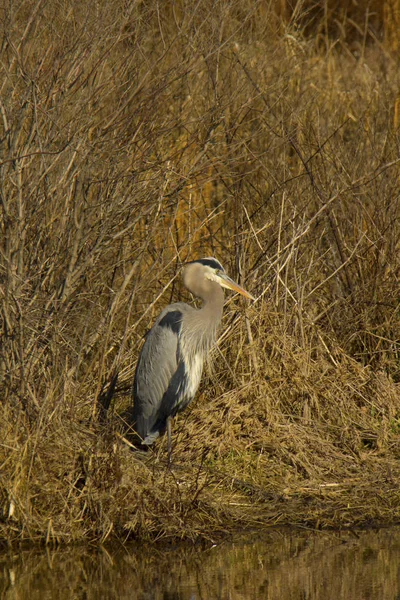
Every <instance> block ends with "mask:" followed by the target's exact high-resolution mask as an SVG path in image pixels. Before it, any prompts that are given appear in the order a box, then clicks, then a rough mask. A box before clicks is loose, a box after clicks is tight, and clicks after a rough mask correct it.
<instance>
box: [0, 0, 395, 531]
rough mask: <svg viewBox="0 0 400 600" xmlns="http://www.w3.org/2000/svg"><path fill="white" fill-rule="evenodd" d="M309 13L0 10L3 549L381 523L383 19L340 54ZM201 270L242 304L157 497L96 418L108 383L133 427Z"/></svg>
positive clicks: (388, 95)
mask: <svg viewBox="0 0 400 600" xmlns="http://www.w3.org/2000/svg"><path fill="white" fill-rule="evenodd" d="M298 5H299V8H300V3H298ZM303 8H304V11H305V12H304V11H303V12H302V11H299V13H298V14H297V13H295V14H294V15H292V16H291V17H290V15H289V16H288V15H286V17H285V18H286V20H283V19H282V15H279V14H278V13H277V12H273V11H272V9H270V8H266V6H265V4H264V3H257V2H256V3H253V2H252V3H248V5H247V4H246V3H245V4H243V2H236V1H234V0H231V1H229V2H225V3H223V2H219V3H211V2H209V0H202V1H201V2H199V3H197V4H196V5H195V6H192V4H191V3H187V4H185V3H183V2H177V3H175V4H174V5H173V6H172V7H171V8H165V7H163V6H161V5H160V4H159V3H157V2H152V1H149V2H142V3H133V4H132V5H127V4H126V3H124V2H114V3H113V4H112V6H111V5H110V4H109V3H106V2H97V3H96V10H94V11H93V10H92V7H91V6H89V5H88V6H85V5H84V4H82V3H81V4H79V6H76V5H75V3H69V2H65V3H63V4H62V6H61V5H59V4H58V3H55V2H48V3H44V2H41V1H40V0H38V1H37V2H36V3H34V2H32V1H31V0H26V1H25V2H22V3H21V5H20V6H19V9H18V11H16V10H14V5H12V6H11V8H10V11H11V12H9V11H8V9H7V10H6V9H4V11H3V13H2V24H3V37H2V47H1V53H2V61H1V80H0V84H1V85H0V112H1V122H0V129H1V131H0V137H1V140H2V145H1V153H0V168H1V172H0V182H1V188H0V198H1V238H0V269H1V271H0V294H1V295H0V310H1V351H2V352H1V360H0V377H1V393H2V404H1V409H0V410H1V420H2V423H3V426H2V437H1V445H0V500H1V502H0V508H1V516H0V530H1V534H0V536H1V538H2V539H3V540H8V541H11V540H38V541H43V540H46V541H60V542H62V541H66V542H70V541H77V540H103V541H104V540H105V539H111V538H113V537H118V538H119V539H125V538H126V537H136V538H139V539H159V538H164V539H165V538H169V537H173V538H175V537H182V538H190V539H195V538H197V537H198V536H203V537H212V536H215V535H217V533H218V532H224V531H228V530H231V529H232V528H237V527H246V526H249V527H250V526H254V525H257V526H260V524H266V525H268V524H271V523H305V522H307V523H311V524H313V526H323V527H328V526H329V527H336V526H348V525H355V524H360V525H361V524H367V523H368V524H371V523H373V524H378V523H388V522H394V521H397V520H398V519H399V506H400V502H399V492H398V488H399V486H398V479H399V441H400V410H399V402H398V397H399V390H398V385H399V383H398V382H399V380H400V368H399V351H400V348H399V339H400V324H399V303H398V290H399V272H400V271H399V269H400V259H399V256H400V254H399V246H400V227H399V200H400V197H399V174H400V162H399V158H398V156H399V137H398V125H399V119H398V106H399V92H398V90H399V73H398V69H397V65H396V63H395V61H394V59H393V57H392V56H391V54H390V50H391V49H392V46H393V47H394V42H393V43H392V42H391V43H390V44H388V45H386V46H385V45H382V43H381V42H380V40H381V39H382V40H384V39H385V37H384V33H385V31H386V30H387V28H388V17H387V14H388V13H387V12H386V13H385V14H386V17H385V19H386V21H385V19H384V18H383V17H382V19H383V20H382V22H380V25H381V26H382V27H384V28H386V29H385V30H384V31H383V30H380V29H379V27H378V25H379V24H376V23H375V24H373V23H372V22H371V23H370V22H369V21H368V20H364V21H363V28H361V32H362V36H360V31H358V29H357V28H355V29H354V30H353V36H351V35H350V33H351V31H350V30H349V29H348V24H349V23H348V21H346V27H347V29H346V27H344V25H343V27H344V28H342V29H343V31H345V32H347V33H346V35H345V36H342V37H340V36H339V37H334V36H333V33H330V32H329V28H327V27H326V22H325V26H322V25H320V26H319V27H317V28H316V29H315V28H314V29H313V27H312V24H313V22H312V21H310V20H308V21H307V18H309V14H310V13H308V12H307V11H306V7H303ZM271 11H272V12H271ZM354 18H355V17H354ZM332 19H333V20H335V19H336V20H335V22H336V23H337V22H340V20H339V21H338V19H337V15H336V13H335V15H332ZM321 23H322V22H321ZM343 23H344V21H343ZM382 23H383V25H382ZM355 31H358V33H357V34H356V33H355ZM309 32H314V33H313V34H312V35H311V34H310V33H309ZM391 35H392V36H393V31H392V33H391ZM321 41H323V44H321ZM354 44H355V45H356V46H355V47H354ZM210 254H214V255H216V256H217V257H218V258H219V259H220V260H221V262H222V263H223V264H224V266H225V267H226V269H227V271H228V272H229V273H230V274H231V275H232V276H234V277H236V278H238V279H239V280H240V281H241V282H242V283H243V284H245V285H246V287H247V288H248V289H249V290H250V291H251V292H252V293H253V294H254V295H256V296H257V298H258V299H257V302H256V303H254V304H253V305H252V306H248V305H246V304H245V303H243V302H242V301H240V300H237V299H232V298H229V299H228V301H227V306H226V311H225V317H224V328H223V330H222V334H221V337H220V340H219V343H218V348H217V349H216V350H215V352H214V361H213V362H212V365H210V367H209V368H208V369H207V372H206V376H205V377H204V380H203V383H202V388H201V394H200V398H199V399H198V400H197V401H196V403H195V405H194V407H193V408H192V409H191V410H189V411H188V412H187V413H185V414H184V415H182V416H181V417H180V418H179V420H178V422H177V424H176V426H175V453H174V456H175V467H174V469H173V471H172V472H170V471H168V470H167V469H166V467H165V464H164V457H165V448H164V442H161V443H160V444H159V446H158V447H157V448H156V449H155V455H153V454H151V453H150V454H149V455H148V456H145V457H141V456H138V455H137V454H135V453H133V452H131V450H130V448H129V447H128V446H127V445H126V444H125V443H124V442H123V441H122V440H121V438H120V437H119V436H118V435H117V434H116V433H115V431H114V422H113V419H112V415H111V414H110V422H109V424H107V426H105V427H99V425H98V424H97V415H96V399H97V397H98V395H99V393H100V391H101V389H102V386H103V384H104V382H105V381H108V380H109V378H110V377H111V374H112V373H114V372H115V371H118V372H119V384H118V385H119V388H118V393H117V394H116V400H115V405H114V406H113V410H114V414H116V413H118V412H120V411H122V410H123V409H124V407H125V406H126V405H127V404H128V403H129V391H128V390H129V385H130V384H131V382H132V378H133V371H134V366H135V363H136V359H137V355H138V351H139V349H140V345H141V340H142V337H143V334H144V332H145V331H146V329H147V328H148V327H149V326H150V325H151V323H152V321H153V319H154V317H155V316H156V315H157V313H158V311H159V310H160V308H161V307H162V306H163V305H165V304H167V303H168V302H170V301H171V300H173V299H176V298H177V297H183V298H186V299H187V300H190V299H189V298H188V296H187V295H185V294H186V292H185V291H184V290H183V289H182V286H181V283H180V280H179V276H178V277H177V275H179V264H180V262H182V261H185V260H186V259H187V258H193V257H196V256H205V255H210Z"/></svg>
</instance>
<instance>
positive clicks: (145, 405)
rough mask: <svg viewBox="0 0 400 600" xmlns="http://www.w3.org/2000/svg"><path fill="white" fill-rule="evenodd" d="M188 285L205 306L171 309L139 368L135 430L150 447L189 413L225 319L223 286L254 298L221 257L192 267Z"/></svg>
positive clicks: (145, 349)
mask: <svg viewBox="0 0 400 600" xmlns="http://www.w3.org/2000/svg"><path fill="white" fill-rule="evenodd" d="M183 282H184V284H185V286H186V287H187V288H188V290H189V291H190V292H192V294H193V295H195V296H197V297H199V298H201V300H203V306H202V307H201V308H200V309H196V308H194V307H192V306H189V305H188V304H184V303H183V302H177V303H175V304H170V305H169V306H167V307H166V308H165V309H164V310H163V311H162V312H161V314H160V315H159V317H158V319H157V320H156V322H155V323H154V325H153V327H152V329H151V330H150V332H149V333H148V334H147V336H146V341H145V343H144V346H143V348H142V350H141V353H140V356H139V360H138V363H137V367H136V373H135V380H134V384H133V400H134V405H133V427H134V429H135V431H136V433H137V435H138V436H139V438H140V440H141V443H142V444H144V445H147V446H148V445H151V444H152V443H153V442H154V441H155V440H156V439H157V437H158V436H159V435H161V434H163V433H164V432H165V429H166V427H167V422H168V420H169V418H170V417H174V416H175V415H176V413H177V412H180V411H181V410H183V409H185V408H186V407H187V406H188V405H189V404H190V402H191V401H192V400H193V398H194V396H195V394H196V392H197V390H198V387H199V385H200V380H201V375H202V372H203V364H204V359H205V358H206V356H207V354H208V352H209V350H210V349H211V347H212V345H213V344H214V342H215V340H216V336H217V329H218V325H219V324H220V322H221V318H222V311H223V305H224V292H223V289H222V287H221V286H223V287H227V288H230V289H233V290H235V291H238V292H239V293H241V294H242V295H244V296H246V297H248V298H252V296H251V295H250V294H249V293H248V292H246V291H245V290H244V289H243V288H242V287H240V286H239V285H238V284H236V283H235V282H234V281H232V280H231V279H230V278H229V277H228V276H227V275H226V274H225V271H224V269H223V267H222V266H221V264H220V263H219V262H218V261H217V260H216V259H215V258H205V259H200V260H197V261H193V262H191V263H188V264H187V265H186V266H185V267H184V270H183Z"/></svg>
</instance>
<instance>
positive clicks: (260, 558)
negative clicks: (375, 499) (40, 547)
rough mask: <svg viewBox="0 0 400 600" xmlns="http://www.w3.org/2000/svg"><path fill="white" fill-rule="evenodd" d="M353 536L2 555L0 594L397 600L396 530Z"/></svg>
mask: <svg viewBox="0 0 400 600" xmlns="http://www.w3.org/2000/svg"><path fill="white" fill-rule="evenodd" d="M357 536H358V537H357ZM357 536H355V535H354V534H353V535H352V534H349V533H346V534H343V533H342V534H334V533H321V534H315V535H313V534H310V533H299V532H298V531H295V532H293V531H292V532H288V531H285V532H278V531H273V532H271V533H270V534H268V535H265V536H263V537H260V538H257V539H254V537H253V540H252V541H251V542H250V541H249V540H244V539H243V540H240V541H237V542H235V543H227V542H225V543H223V544H220V545H218V546H216V547H210V548H208V549H204V548H203V549H200V548H193V547H188V546H185V547H175V548H170V549H163V550H162V551H161V550H159V549H157V548H154V547H147V548H138V547H132V546H130V547H124V548H119V549H115V548H113V549H109V548H107V549H103V550H102V549H97V550H90V549H88V548H86V547H84V548H72V549H58V550H49V549H48V550H45V551H43V552H38V551H37V550H36V551H34V550H30V551H27V550H25V551H21V552H12V551H8V552H6V553H3V554H1V555H0V598H2V599H3V598H4V599H7V600H8V599H18V600H25V599H28V598H29V600H36V599H39V598H40V599H41V600H43V599H46V598H51V599H58V598H59V599H60V600H61V599H67V598H68V599H70V598H76V599H78V598H79V599H80V598H85V599H87V600H91V599H93V600H94V599H96V600H98V599H99V598H101V599H102V600H103V599H105V600H107V599H115V598H119V599H121V600H123V599H125V598H138V599H140V600H150V599H151V600H158V599H163V600H178V599H179V600H199V599H202V600H203V599H209V598H210V599H211V598H212V599H222V600H225V599H226V600H228V599H231V600H239V599H246V600H247V599H248V598H265V599H268V600H278V599H279V600H284V599H285V598H290V600H300V599H301V600H306V599H307V600H308V599H310V600H311V599H312V600H317V599H318V600H319V599H321V600H330V599H332V600H340V599H346V600H347V599H348V598H352V599H359V598H360V599H361V598H362V599H363V600H369V599H371V600H376V599H377V598H379V599H380V600H386V599H387V600H396V599H400V529H390V530H381V531H378V532H374V531H369V532H363V533H358V534H357Z"/></svg>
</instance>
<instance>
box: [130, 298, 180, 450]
mask: <svg viewBox="0 0 400 600" xmlns="http://www.w3.org/2000/svg"><path fill="white" fill-rule="evenodd" d="M183 307H184V308H186V305H185V304H182V303H176V304H171V305H170V306H168V307H167V308H166V309H165V310H164V311H163V312H162V313H161V314H160V316H159V317H158V319H157V321H156V322H155V324H154V326H153V327H152V329H151V330H150V332H149V333H148V334H147V337H146V341H145V343H144V346H143V348H142V351H141V353H140V356H139V360H138V364H137V367H136V373H135V381H134V385H133V396H134V406H133V419H134V423H135V430H136V432H137V433H138V434H139V436H140V438H141V439H142V440H143V441H145V442H146V443H147V444H151V443H152V442H153V441H154V440H155V439H156V437H158V435H159V434H160V433H162V432H163V430H164V429H165V425H166V419H167V417H168V416H169V414H173V412H174V410H173V408H174V406H175V405H176V404H177V402H178V397H177V396H178V394H179V388H180V384H179V380H180V379H181V378H182V377H183V376H184V366H183V363H182V361H181V357H180V349H179V332H180V328H181V325H182V316H183V311H184V308H183ZM175 412H176V411H175Z"/></svg>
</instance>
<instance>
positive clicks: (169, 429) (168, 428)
mask: <svg viewBox="0 0 400 600" xmlns="http://www.w3.org/2000/svg"><path fill="white" fill-rule="evenodd" d="M171 434H172V417H167V437H168V466H169V467H170V466H171V456H172V443H171Z"/></svg>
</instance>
